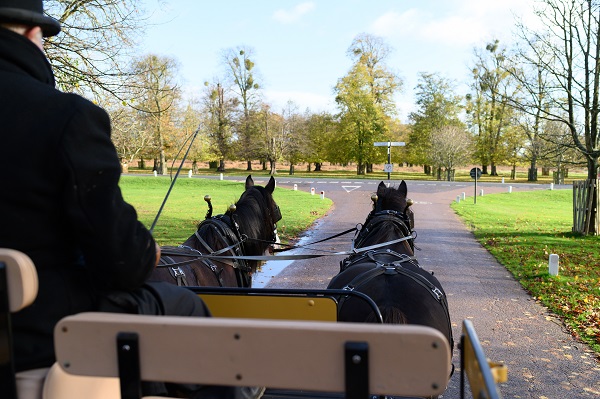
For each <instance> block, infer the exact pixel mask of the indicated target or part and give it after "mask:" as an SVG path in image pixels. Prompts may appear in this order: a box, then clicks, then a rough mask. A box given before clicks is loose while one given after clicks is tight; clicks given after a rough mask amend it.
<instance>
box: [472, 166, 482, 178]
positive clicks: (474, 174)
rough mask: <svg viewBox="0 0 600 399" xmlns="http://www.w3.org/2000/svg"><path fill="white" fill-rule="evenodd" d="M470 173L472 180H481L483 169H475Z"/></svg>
mask: <svg viewBox="0 0 600 399" xmlns="http://www.w3.org/2000/svg"><path fill="white" fill-rule="evenodd" d="M469 173H470V175H471V178H472V179H479V178H480V177H481V169H479V168H473V169H471V172H469Z"/></svg>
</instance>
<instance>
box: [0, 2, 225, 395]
mask: <svg viewBox="0 0 600 399" xmlns="http://www.w3.org/2000/svg"><path fill="white" fill-rule="evenodd" d="M42 8H43V6H42V0H0V121H1V122H0V140H1V141H0V143H1V144H0V170H1V171H2V173H1V174H0V186H1V187H2V189H1V191H0V247H4V248H13V249H17V250H19V251H22V252H24V253H26V254H27V255H29V257H31V259H32V260H33V262H34V264H35V266H36V268H37V272H38V275H39V293H38V296H37V299H36V300H35V302H34V303H33V305H31V306H29V307H28V308H26V309H24V310H22V311H20V312H18V313H16V314H15V315H14V317H13V331H14V344H15V345H14V351H15V357H16V362H17V371H20V370H27V369H33V368H42V367H48V366H50V365H52V363H53V362H54V348H53V346H54V345H53V328H54V326H55V324H56V323H57V322H58V320H60V319H61V318H63V317H65V316H67V315H70V314H75V313H79V312H83V311H93V310H102V311H114V312H128V313H142V314H157V315H162V314H170V315H183V316H188V315H189V316H206V315H208V310H207V308H206V307H205V305H204V303H203V302H202V301H201V300H200V299H199V298H198V297H197V296H196V295H195V294H193V293H192V292H191V291H189V290H186V289H184V288H180V287H177V286H175V285H171V284H167V283H146V279H147V277H148V276H149V275H150V273H151V272H152V270H153V268H154V267H155V266H156V264H157V262H158V259H159V257H160V247H159V246H158V245H156V243H155V241H154V239H153V238H152V236H151V234H150V232H149V231H148V230H147V229H146V228H145V227H144V226H143V225H142V224H141V223H140V222H139V221H138V219H137V214H136V212H135V210H134V208H133V207H132V206H131V205H129V204H127V203H126V202H125V201H124V200H123V197H122V195H121V191H120V189H119V186H118V182H119V177H120V173H121V170H120V163H119V159H118V157H117V153H116V150H115V148H114V146H113V144H112V142H111V140H110V120H109V117H108V114H107V113H106V112H105V111H104V110H103V109H101V108H100V107H98V106H96V105H94V104H93V103H91V102H90V101H88V100H86V99H84V98H83V97H80V96H78V95H75V94H68V93H62V92H60V91H58V90H57V89H55V87H54V84H55V83H54V75H53V72H52V69H51V67H50V63H49V62H48V60H47V59H46V56H45V54H44V52H43V42H42V40H43V37H44V36H53V35H56V34H58V33H59V32H60V24H59V23H58V21H56V20H54V19H53V18H50V17H47V16H45V15H43V9H42ZM159 385H161V384H159ZM225 389H226V388H225ZM216 392H220V394H219V396H224V395H226V396H228V397H234V396H237V395H235V394H233V393H232V391H231V390H226V391H223V390H221V391H219V390H218V389H217V390H216ZM151 393H153V394H159V393H164V392H156V391H154V392H151ZM209 396H210V395H209ZM200 397H204V396H200Z"/></svg>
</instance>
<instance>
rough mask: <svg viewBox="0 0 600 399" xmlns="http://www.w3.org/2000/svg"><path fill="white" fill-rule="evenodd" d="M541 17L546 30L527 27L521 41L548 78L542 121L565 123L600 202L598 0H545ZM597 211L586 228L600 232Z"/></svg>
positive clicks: (591, 195) (539, 11) (592, 195)
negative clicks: (599, 186)
mask: <svg viewBox="0 0 600 399" xmlns="http://www.w3.org/2000/svg"><path fill="white" fill-rule="evenodd" d="M538 4H539V7H538V8H537V9H536V15H537V17H538V18H539V20H540V22H541V25H542V26H543V27H544V28H543V30H541V31H535V30H534V29H531V28H529V27H528V26H526V25H525V24H523V23H521V24H520V25H519V26H520V29H519V31H520V37H521V39H522V41H523V43H524V45H525V46H526V47H527V48H528V49H529V50H530V54H531V56H530V58H529V61H530V63H534V64H539V65H540V68H541V69H542V70H543V71H544V72H545V73H546V74H547V76H548V78H549V80H550V84H549V85H548V103H547V107H544V108H542V109H541V110H540V111H541V117H542V118H544V119H546V120H549V121H557V122H560V123H563V124H564V125H565V126H566V127H567V129H568V132H569V134H570V136H571V142H572V147H573V148H575V149H576V150H577V151H578V152H579V153H581V155H582V156H583V157H584V158H585V160H586V163H587V175H588V176H587V178H588V180H590V181H592V183H593V184H590V185H589V186H590V191H589V193H588V197H589V198H590V200H591V201H590V203H596V202H597V197H596V196H597V191H596V190H595V189H593V188H592V187H593V186H595V185H596V183H597V179H598V177H597V176H598V158H599V157H600V134H599V133H600V131H599V129H600V127H599V125H598V124H599V122H600V120H599V119H598V114H599V113H600V12H599V9H598V4H597V2H595V1H592V0H583V1H574V0H542V1H540V2H538ZM596 215H597V209H595V207H593V209H591V210H590V212H588V213H587V214H586V216H585V221H584V225H585V226H584V230H585V231H587V232H589V233H590V234H596V233H597V231H595V230H596V228H595V223H594V221H595V220H596V218H597V216H596Z"/></svg>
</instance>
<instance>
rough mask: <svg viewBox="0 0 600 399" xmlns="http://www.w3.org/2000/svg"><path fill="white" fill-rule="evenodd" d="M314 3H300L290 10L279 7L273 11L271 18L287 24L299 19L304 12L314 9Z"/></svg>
mask: <svg viewBox="0 0 600 399" xmlns="http://www.w3.org/2000/svg"><path fill="white" fill-rule="evenodd" d="M314 8H315V3H313V2H312V1H309V2H305V3H300V4H298V5H297V6H296V7H294V8H292V9H291V10H284V9H279V10H277V11H275V12H274V13H273V19H275V20H276V21H279V22H281V23H283V24H289V23H292V22H295V21H297V20H298V19H300V18H301V17H302V16H303V15H304V14H306V13H308V12H310V11H312V10H314Z"/></svg>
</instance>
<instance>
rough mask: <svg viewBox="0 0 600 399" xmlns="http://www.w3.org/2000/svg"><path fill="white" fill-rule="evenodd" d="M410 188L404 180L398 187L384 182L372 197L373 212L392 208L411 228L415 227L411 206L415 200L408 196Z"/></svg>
mask: <svg viewBox="0 0 600 399" xmlns="http://www.w3.org/2000/svg"><path fill="white" fill-rule="evenodd" d="M407 194H408V188H407V186H406V182H405V181H404V180H402V181H401V182H400V185H399V186H398V187H397V188H394V187H388V186H386V185H385V183H384V182H381V183H379V186H377V194H376V195H375V196H374V197H372V200H373V212H372V213H377V212H380V211H385V210H390V211H395V212H398V214H399V215H400V217H401V218H402V219H403V221H404V222H405V223H406V224H407V225H408V227H409V228H410V230H413V229H414V228H415V214H414V213H413V211H412V209H410V206H411V205H412V204H413V201H412V200H411V199H409V198H407Z"/></svg>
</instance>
